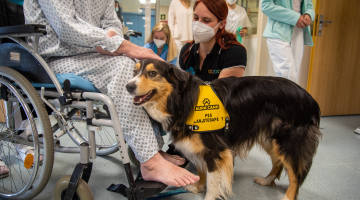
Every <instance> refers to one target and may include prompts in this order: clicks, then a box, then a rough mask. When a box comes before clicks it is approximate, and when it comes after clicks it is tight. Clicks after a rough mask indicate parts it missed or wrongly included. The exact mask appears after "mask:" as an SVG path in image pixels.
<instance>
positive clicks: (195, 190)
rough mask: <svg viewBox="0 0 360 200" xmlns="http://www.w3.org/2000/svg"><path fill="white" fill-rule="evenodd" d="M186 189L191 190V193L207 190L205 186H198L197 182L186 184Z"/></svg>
mask: <svg viewBox="0 0 360 200" xmlns="http://www.w3.org/2000/svg"><path fill="white" fill-rule="evenodd" d="M185 190H187V191H189V192H191V193H194V194H196V193H198V192H202V191H204V190H205V187H204V186H203V187H198V186H196V185H195V184H192V185H188V186H185Z"/></svg>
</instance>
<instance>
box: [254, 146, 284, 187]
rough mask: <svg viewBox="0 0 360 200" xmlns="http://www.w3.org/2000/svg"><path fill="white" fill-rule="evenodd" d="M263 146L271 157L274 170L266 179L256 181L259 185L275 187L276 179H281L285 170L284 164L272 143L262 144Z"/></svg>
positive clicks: (256, 178)
mask: <svg viewBox="0 0 360 200" xmlns="http://www.w3.org/2000/svg"><path fill="white" fill-rule="evenodd" d="M261 146H262V147H263V148H264V149H265V151H266V152H267V153H268V154H269V155H270V158H271V162H272V169H271V171H270V173H269V174H268V175H267V176H266V177H255V179H254V181H255V182H256V183H258V184H259V185H264V186H266V185H271V186H276V185H275V178H277V179H280V176H281V172H282V170H283V163H282V161H281V158H280V157H279V155H278V154H277V152H276V151H275V149H274V145H273V144H272V143H271V142H268V141H266V142H262V143H261Z"/></svg>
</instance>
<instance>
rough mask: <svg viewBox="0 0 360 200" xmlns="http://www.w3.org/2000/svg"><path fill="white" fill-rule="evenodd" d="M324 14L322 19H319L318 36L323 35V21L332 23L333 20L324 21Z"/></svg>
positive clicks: (321, 16)
mask: <svg viewBox="0 0 360 200" xmlns="http://www.w3.org/2000/svg"><path fill="white" fill-rule="evenodd" d="M323 19H324V16H323V15H320V21H319V32H318V36H321V31H322V26H323V23H329V24H332V21H324V20H323Z"/></svg>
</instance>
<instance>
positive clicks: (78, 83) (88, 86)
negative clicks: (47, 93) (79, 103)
mask: <svg viewBox="0 0 360 200" xmlns="http://www.w3.org/2000/svg"><path fill="white" fill-rule="evenodd" d="M55 76H56V78H57V79H58V81H59V82H60V84H61V86H62V87H64V86H63V83H64V81H65V79H68V80H69V81H70V84H71V85H70V88H71V89H74V90H85V91H87V92H100V91H99V90H98V89H97V88H96V87H95V86H94V85H93V84H92V83H91V82H90V81H87V80H85V79H83V78H81V77H80V76H78V75H76V74H73V73H67V74H55ZM31 84H32V85H33V86H34V87H36V88H37V87H45V88H55V85H54V84H52V83H31Z"/></svg>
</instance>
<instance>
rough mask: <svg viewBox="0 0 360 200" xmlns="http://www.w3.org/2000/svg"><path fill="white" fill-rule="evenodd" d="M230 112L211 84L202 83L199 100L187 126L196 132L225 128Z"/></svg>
mask: <svg viewBox="0 0 360 200" xmlns="http://www.w3.org/2000/svg"><path fill="white" fill-rule="evenodd" d="M229 119H230V118H229V114H228V112H227V111H226V109H225V107H224V105H223V104H222V102H221V101H220V99H219V97H218V96H217V95H216V93H215V92H214V91H213V89H212V87H211V86H210V85H200V86H199V95H198V100H197V102H196V103H195V106H194V108H193V111H192V112H191V114H190V116H189V118H188V119H187V121H186V126H187V127H188V129H191V130H192V131H195V132H207V131H216V130H220V129H223V128H224V127H225V125H226V123H227V122H228V121H229Z"/></svg>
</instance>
